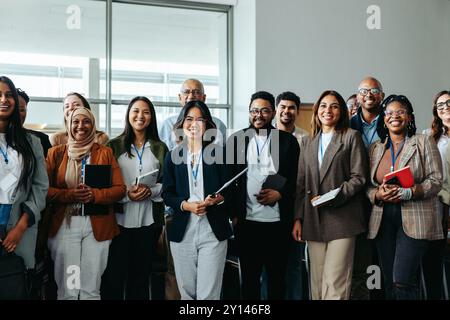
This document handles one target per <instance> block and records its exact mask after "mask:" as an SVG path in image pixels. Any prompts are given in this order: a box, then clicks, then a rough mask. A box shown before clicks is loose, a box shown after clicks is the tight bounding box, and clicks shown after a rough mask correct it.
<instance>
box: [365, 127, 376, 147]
mask: <svg viewBox="0 0 450 320" xmlns="http://www.w3.org/2000/svg"><path fill="white" fill-rule="evenodd" d="M361 131H362V134H363V137H364V139H365V140H366V141H367V146H370V145H371V144H372V142H373V137H375V133H377V128H376V127H375V130H373V133H372V137H371V138H370V140H369V139H367V136H366V133H365V132H364V129H363V130H361Z"/></svg>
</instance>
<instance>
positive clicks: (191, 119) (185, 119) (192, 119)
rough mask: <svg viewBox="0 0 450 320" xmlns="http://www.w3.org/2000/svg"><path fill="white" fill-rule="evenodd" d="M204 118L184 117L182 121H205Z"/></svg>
mask: <svg viewBox="0 0 450 320" xmlns="http://www.w3.org/2000/svg"><path fill="white" fill-rule="evenodd" d="M206 121H207V120H206V119H205V118H193V117H186V118H184V122H186V123H188V124H191V123H192V122H198V123H202V124H203V123H206Z"/></svg>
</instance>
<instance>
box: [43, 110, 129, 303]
mask: <svg viewBox="0 0 450 320" xmlns="http://www.w3.org/2000/svg"><path fill="white" fill-rule="evenodd" d="M68 119H69V120H68V134H69V141H68V143H67V144H65V145H60V146H57V147H53V148H51V149H50V150H49V152H48V155H47V172H48V177H49V183H50V188H49V190H48V195H47V203H48V205H49V206H50V208H49V209H50V211H51V217H52V218H51V223H50V230H49V240H48V245H49V249H50V252H51V255H52V259H53V261H54V263H55V280H56V284H57V286H58V299H64V300H68V299H78V298H79V299H82V300H84V299H100V280H101V276H102V274H103V271H104V270H105V268H106V264H107V259H108V251H109V244H110V242H111V239H112V238H113V237H114V236H116V235H117V234H118V233H119V228H118V226H117V223H116V218H115V215H114V213H113V208H112V204H113V203H115V202H117V201H119V200H120V199H122V198H123V197H124V196H125V192H126V187H125V185H124V182H123V178H122V174H121V172H120V168H119V166H118V164H117V161H116V159H115V158H114V155H113V153H112V150H111V149H110V148H108V147H105V146H101V145H99V144H97V143H95V142H94V139H95V118H94V115H93V114H92V113H91V112H90V111H89V110H88V109H86V108H77V109H75V110H74V111H72V113H71V114H70V115H69V118H68ZM86 164H103V165H111V168H112V183H111V187H109V188H102V189H97V188H90V187H88V186H86V185H85V184H84V183H83V176H82V175H83V173H84V168H85V165H86ZM88 203H94V204H101V205H109V208H108V209H109V213H108V214H100V213H95V212H94V213H93V214H91V215H89V216H87V215H83V211H82V209H81V204H88Z"/></svg>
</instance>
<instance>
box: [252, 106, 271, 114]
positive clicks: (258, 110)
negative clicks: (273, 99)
mask: <svg viewBox="0 0 450 320" xmlns="http://www.w3.org/2000/svg"><path fill="white" fill-rule="evenodd" d="M272 112H273V110H272V109H270V108H267V107H264V108H252V109H250V110H248V113H250V114H251V115H252V116H257V115H263V116H268V115H269V114H270V113H272Z"/></svg>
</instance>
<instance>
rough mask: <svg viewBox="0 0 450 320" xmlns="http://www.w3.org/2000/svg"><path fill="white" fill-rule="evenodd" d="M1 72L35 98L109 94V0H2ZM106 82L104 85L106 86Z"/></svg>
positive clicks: (0, 26)
mask: <svg viewBox="0 0 450 320" xmlns="http://www.w3.org/2000/svg"><path fill="white" fill-rule="evenodd" d="M2 12H3V13H7V14H3V17H2V18H1V19H0V28H1V30H2V33H0V41H1V43H3V44H6V43H7V45H6V46H2V47H1V48H0V70H2V74H5V75H7V76H9V77H11V79H12V80H13V81H14V83H15V84H16V86H17V87H20V88H22V89H23V90H25V91H26V92H27V93H28V94H29V95H30V96H40V97H63V96H65V95H66V93H68V92H69V91H77V92H80V93H83V94H84V95H85V96H87V97H90V98H104V97H105V96H104V94H103V95H102V96H101V95H100V92H102V93H104V92H105V91H106V90H105V89H106V88H101V87H100V79H101V78H104V77H105V75H104V74H105V70H104V68H103V70H101V67H100V62H101V60H102V59H103V60H104V58H105V51H106V50H105V46H106V41H105V39H106V37H105V34H106V33H105V29H106V28H105V24H106V22H105V21H106V19H105V12H106V10H105V2H102V1H90V0H41V1H36V0H15V1H2ZM103 85H104V84H103Z"/></svg>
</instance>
